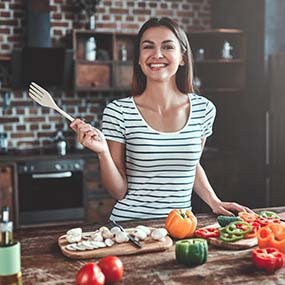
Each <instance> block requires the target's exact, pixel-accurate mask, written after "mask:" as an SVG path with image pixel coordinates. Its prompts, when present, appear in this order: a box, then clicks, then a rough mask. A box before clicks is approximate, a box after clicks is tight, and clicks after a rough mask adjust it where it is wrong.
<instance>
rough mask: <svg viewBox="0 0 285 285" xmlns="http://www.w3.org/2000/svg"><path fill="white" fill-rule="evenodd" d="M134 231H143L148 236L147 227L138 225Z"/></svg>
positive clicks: (148, 230)
mask: <svg viewBox="0 0 285 285" xmlns="http://www.w3.org/2000/svg"><path fill="white" fill-rule="evenodd" d="M136 229H140V230H143V231H144V232H145V233H146V235H147V236H149V235H150V232H151V231H150V228H149V227H146V226H143V225H139V226H137V227H136Z"/></svg>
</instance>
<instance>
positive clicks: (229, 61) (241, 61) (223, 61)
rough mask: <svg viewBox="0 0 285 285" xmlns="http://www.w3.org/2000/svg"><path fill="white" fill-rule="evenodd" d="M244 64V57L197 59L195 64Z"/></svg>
mask: <svg viewBox="0 0 285 285" xmlns="http://www.w3.org/2000/svg"><path fill="white" fill-rule="evenodd" d="M207 63H212V64H244V59H205V60H200V61H195V64H207Z"/></svg>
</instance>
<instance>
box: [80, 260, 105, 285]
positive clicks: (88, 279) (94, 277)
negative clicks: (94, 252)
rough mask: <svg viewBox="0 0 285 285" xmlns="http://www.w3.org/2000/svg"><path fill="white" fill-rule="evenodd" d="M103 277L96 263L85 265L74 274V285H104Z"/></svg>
mask: <svg viewBox="0 0 285 285" xmlns="http://www.w3.org/2000/svg"><path fill="white" fill-rule="evenodd" d="M104 284H105V276H104V273H103V272H102V270H101V269H100V267H99V266H98V265H97V264H96V263H92V262H90V263H87V264H85V265H84V266H82V267H81V268H80V270H79V271H78V272H77V274H76V285H104Z"/></svg>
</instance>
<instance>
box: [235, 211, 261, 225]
mask: <svg viewBox="0 0 285 285" xmlns="http://www.w3.org/2000/svg"><path fill="white" fill-rule="evenodd" d="M238 216H239V217H240V218H241V219H242V220H243V221H245V222H247V223H252V222H254V221H255V220H256V219H257V218H258V215H257V214H255V213H248V212H246V211H242V212H239V213H238Z"/></svg>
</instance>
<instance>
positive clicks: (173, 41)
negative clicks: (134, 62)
mask: <svg viewBox="0 0 285 285" xmlns="http://www.w3.org/2000/svg"><path fill="white" fill-rule="evenodd" d="M183 64H184V62H183V59H182V52H181V48H180V45H179V42H178V39H177V38H176V36H175V35H174V33H173V32H172V31H171V30H169V29H168V28H166V27H163V26H161V27H153V28H149V29H147V30H146V31H145V32H144V33H143V36H142V38H141V42H140V57H139V65H140V67H141V69H142V71H143V73H144V74H145V76H146V77H147V80H148V81H158V82H167V81H170V80H173V82H175V74H176V72H177V69H178V68H179V65H183Z"/></svg>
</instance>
